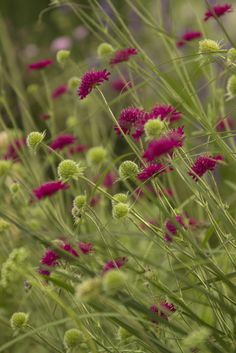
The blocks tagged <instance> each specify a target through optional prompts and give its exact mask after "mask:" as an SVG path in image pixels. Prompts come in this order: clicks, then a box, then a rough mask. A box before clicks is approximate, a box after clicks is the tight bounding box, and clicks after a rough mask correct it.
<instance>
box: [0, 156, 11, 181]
mask: <svg viewBox="0 0 236 353" xmlns="http://www.w3.org/2000/svg"><path fill="white" fill-rule="evenodd" d="M10 168H11V162H10V161H5V160H0V177H2V176H4V175H6V174H7V173H8V172H9V170H10Z"/></svg>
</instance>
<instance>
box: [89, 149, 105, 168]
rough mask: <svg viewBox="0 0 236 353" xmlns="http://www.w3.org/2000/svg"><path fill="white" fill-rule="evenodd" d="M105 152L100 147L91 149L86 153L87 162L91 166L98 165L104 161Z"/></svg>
mask: <svg viewBox="0 0 236 353" xmlns="http://www.w3.org/2000/svg"><path fill="white" fill-rule="evenodd" d="M106 157H107V151H106V150H105V148H103V147H102V146H97V147H92V148H90V149H89V150H88V152H87V160H88V163H89V164H91V165H98V164H100V163H102V162H104V160H106Z"/></svg>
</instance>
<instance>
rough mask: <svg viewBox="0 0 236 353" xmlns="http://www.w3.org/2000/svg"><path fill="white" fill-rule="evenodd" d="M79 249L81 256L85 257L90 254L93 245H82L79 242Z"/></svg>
mask: <svg viewBox="0 0 236 353" xmlns="http://www.w3.org/2000/svg"><path fill="white" fill-rule="evenodd" d="M79 249H80V251H81V252H82V253H83V254H85V255H87V254H89V253H91V252H92V250H93V244H92V243H83V242H82V241H81V242H79Z"/></svg>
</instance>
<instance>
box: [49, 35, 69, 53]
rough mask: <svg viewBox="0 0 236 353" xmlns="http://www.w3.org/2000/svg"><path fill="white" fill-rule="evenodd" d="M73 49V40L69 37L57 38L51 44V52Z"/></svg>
mask: <svg viewBox="0 0 236 353" xmlns="http://www.w3.org/2000/svg"><path fill="white" fill-rule="evenodd" d="M71 47H72V40H71V38H70V37H68V36H61V37H58V38H55V39H54V40H53V41H52V43H51V50H53V51H58V50H63V49H70V48H71Z"/></svg>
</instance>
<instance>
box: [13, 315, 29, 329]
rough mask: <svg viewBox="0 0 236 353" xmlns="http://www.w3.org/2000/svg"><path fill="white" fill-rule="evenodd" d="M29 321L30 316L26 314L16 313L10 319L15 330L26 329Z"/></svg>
mask: <svg viewBox="0 0 236 353" xmlns="http://www.w3.org/2000/svg"><path fill="white" fill-rule="evenodd" d="M28 320H29V314H27V313H24V312H17V313H14V314H13V315H12V317H11V319H10V325H11V328H12V329H13V330H22V329H24V328H25V327H26V325H27V323H28Z"/></svg>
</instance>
